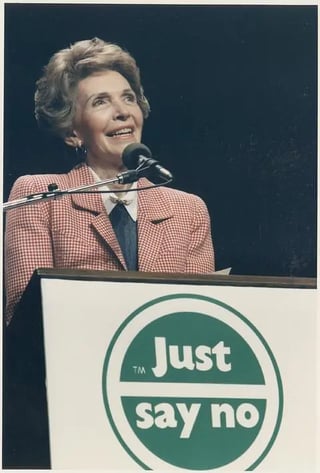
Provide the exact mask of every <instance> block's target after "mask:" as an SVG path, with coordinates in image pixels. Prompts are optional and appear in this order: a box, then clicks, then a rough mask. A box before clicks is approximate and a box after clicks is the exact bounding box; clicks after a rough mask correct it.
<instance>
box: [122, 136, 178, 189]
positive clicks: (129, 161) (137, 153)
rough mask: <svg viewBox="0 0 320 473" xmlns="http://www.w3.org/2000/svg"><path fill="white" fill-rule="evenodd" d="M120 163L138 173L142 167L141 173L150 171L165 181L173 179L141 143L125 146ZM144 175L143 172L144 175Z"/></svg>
mask: <svg viewBox="0 0 320 473" xmlns="http://www.w3.org/2000/svg"><path fill="white" fill-rule="evenodd" d="M122 161H123V163H124V164H125V166H126V167H127V168H128V169H136V170H137V171H138V172H139V171H140V169H139V167H142V169H141V171H148V172H149V171H151V172H153V173H155V175H156V176H157V177H161V178H162V179H165V180H166V181H168V180H171V179H173V176H172V174H171V172H170V171H168V169H165V168H164V167H163V166H161V165H160V164H159V162H158V161H156V160H155V159H153V158H152V153H151V151H150V149H149V148H148V147H147V146H146V145H144V144H142V143H131V144H130V145H128V146H126V147H125V149H124V150H123V153H122ZM146 174H147V173H146V172H145V173H144V175H146Z"/></svg>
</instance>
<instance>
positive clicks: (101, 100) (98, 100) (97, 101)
mask: <svg viewBox="0 0 320 473" xmlns="http://www.w3.org/2000/svg"><path fill="white" fill-rule="evenodd" d="M105 103H106V99H104V98H98V99H95V100H94V101H93V102H92V105H93V106H94V107H98V106H99V105H103V104H105Z"/></svg>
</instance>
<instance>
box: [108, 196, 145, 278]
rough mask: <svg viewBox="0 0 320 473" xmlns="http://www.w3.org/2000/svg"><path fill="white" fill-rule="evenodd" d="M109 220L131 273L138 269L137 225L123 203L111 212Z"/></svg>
mask: <svg viewBox="0 0 320 473" xmlns="http://www.w3.org/2000/svg"><path fill="white" fill-rule="evenodd" d="M109 218H110V220H111V223H112V227H113V230H114V232H115V234H116V235H117V238H118V242H119V245H120V247H121V250H122V253H123V256H124V259H125V261H126V264H127V268H128V270H129V271H136V270H137V269H138V251H137V223H136V222H135V221H134V220H133V219H132V218H131V215H130V214H129V212H128V211H127V209H126V206H125V205H124V204H122V203H118V204H117V205H116V206H115V207H114V208H113V209H112V211H111V212H110V214H109Z"/></svg>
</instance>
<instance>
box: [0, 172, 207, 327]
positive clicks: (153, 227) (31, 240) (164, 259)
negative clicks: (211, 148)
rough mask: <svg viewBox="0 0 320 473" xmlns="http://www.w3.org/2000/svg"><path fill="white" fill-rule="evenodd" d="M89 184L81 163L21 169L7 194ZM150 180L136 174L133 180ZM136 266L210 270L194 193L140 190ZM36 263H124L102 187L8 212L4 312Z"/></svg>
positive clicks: (202, 214)
mask: <svg viewBox="0 0 320 473" xmlns="http://www.w3.org/2000/svg"><path fill="white" fill-rule="evenodd" d="M51 183H56V184H57V185H58V187H59V189H60V190H63V189H69V188H73V187H78V186H81V185H85V184H90V183H93V178H92V175H91V173H90V171H89V169H88V167H87V166H86V165H80V166H77V167H76V168H74V169H73V170H72V171H70V172H69V173H68V174H56V175H52V174H51V175H49V174H46V175H34V176H22V177H20V178H19V179H17V181H16V182H15V184H14V186H13V188H12V191H11V194H10V200H14V199H19V198H21V197H23V196H26V195H30V194H33V193H37V192H45V191H47V189H48V184H51ZM146 185H150V183H149V181H147V180H146V179H141V180H140V181H139V183H138V187H144V186H146ZM138 247H139V249H138V257H139V270H140V271H153V272H171V273H195V274H200V273H202V274H206V273H212V272H213V271H214V253H213V246H212V239H211V232H210V218H209V215H208V211H207V208H206V206H205V204H204V202H203V201H202V200H201V199H200V198H199V197H197V196H195V195H192V194H187V193H185V192H181V191H177V190H173V189H169V188H166V187H158V188H153V189H151V190H143V191H140V192H139V194H138ZM36 268H70V269H77V268H79V269H92V270H108V271H109V270H126V265H125V261H124V259H123V256H122V253H121V249H120V247H119V243H118V241H117V239H116V236H115V234H114V232H113V229H112V226H111V223H110V220H109V218H108V216H107V213H106V211H105V208H104V206H103V203H102V199H101V195H99V194H82V195H81V194H74V195H72V196H70V195H68V196H64V197H62V198H58V199H56V200H48V201H43V202H39V203H36V204H31V205H26V206H24V207H20V208H17V209H14V210H9V211H8V213H7V222H6V236H5V279H6V291H7V310H6V318H7V321H9V320H10V318H11V317H12V314H13V309H14V307H15V305H16V304H17V303H18V301H19V300H20V297H21V295H22V293H23V291H24V290H25V288H26V286H27V283H28V281H29V279H30V278H31V276H32V273H33V272H34V270H35V269H36Z"/></svg>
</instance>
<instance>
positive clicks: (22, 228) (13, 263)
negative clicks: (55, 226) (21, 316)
mask: <svg viewBox="0 0 320 473" xmlns="http://www.w3.org/2000/svg"><path fill="white" fill-rule="evenodd" d="M37 187H38V189H37ZM40 187H41V186H40V185H39V184H38V186H37V176H22V177H20V178H19V179H17V181H16V182H15V183H14V185H13V188H12V190H11V193H10V196H9V200H15V199H19V198H22V197H24V196H26V195H30V194H34V193H36V192H40V191H41V189H40ZM49 209H50V206H49V205H48V202H46V201H43V202H39V203H34V204H30V205H25V206H23V207H19V208H16V209H11V210H9V211H8V212H7V214H6V228H5V248H4V250H5V255H4V260H5V275H4V276H5V289H6V311H5V318H6V322H7V323H9V321H10V319H11V317H12V315H13V312H14V308H15V306H16V305H17V303H18V302H19V300H20V298H21V296H22V294H23V292H24V290H25V288H26V286H27V284H28V282H29V280H30V278H31V276H32V274H33V272H34V270H35V269H37V268H40V267H53V263H54V262H53V252H52V242H51V232H50V211H49Z"/></svg>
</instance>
